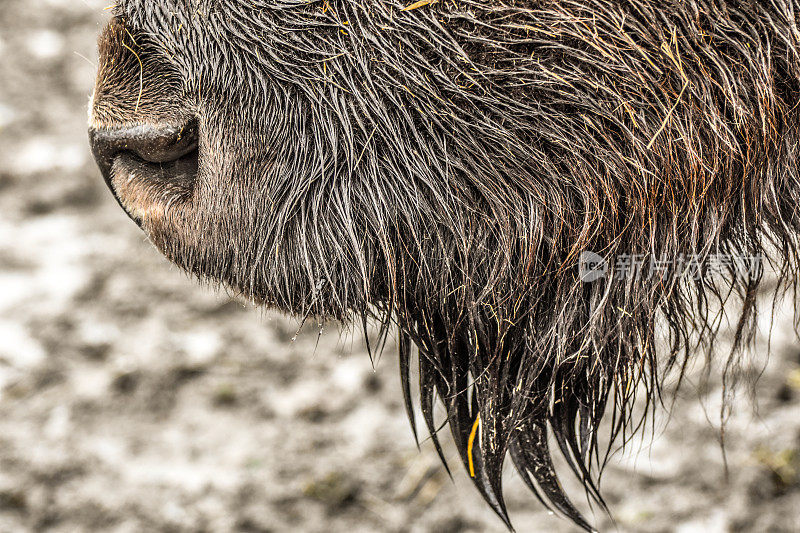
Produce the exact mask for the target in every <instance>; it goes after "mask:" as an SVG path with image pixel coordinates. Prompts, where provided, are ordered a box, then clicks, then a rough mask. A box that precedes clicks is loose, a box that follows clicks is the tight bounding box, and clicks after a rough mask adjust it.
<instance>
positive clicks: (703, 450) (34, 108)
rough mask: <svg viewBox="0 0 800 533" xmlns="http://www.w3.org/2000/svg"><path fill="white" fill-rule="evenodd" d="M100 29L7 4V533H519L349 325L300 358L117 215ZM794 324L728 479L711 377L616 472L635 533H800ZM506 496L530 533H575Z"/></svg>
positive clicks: (784, 334)
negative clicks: (440, 446)
mask: <svg viewBox="0 0 800 533" xmlns="http://www.w3.org/2000/svg"><path fill="white" fill-rule="evenodd" d="M103 7H105V4H104V3H103V2H97V1H95V0H83V1H81V0H40V1H37V2H31V1H30V0H2V5H1V6H0V531H9V532H17V531H70V532H72V531H131V532H133V531H187V532H189V531H192V532H194V531H309V532H312V531H319V532H329V531H330V532H335V531H346V532H356V531H386V532H401V531H410V532H411V531H414V532H417V531H419V532H427V531H431V532H442V533H445V532H453V533H455V532H464V531H489V532H502V531H504V529H503V527H502V525H501V523H500V521H499V520H498V519H496V518H495V517H494V516H493V514H492V513H491V512H490V511H489V510H488V509H487V508H486V507H485V506H484V505H482V504H481V501H480V499H479V497H478V496H477V494H476V493H475V492H474V491H472V490H470V487H469V483H468V480H467V477H466V475H465V474H464V473H463V472H461V471H458V470H456V473H455V479H454V481H453V482H451V481H450V480H449V479H448V478H447V476H446V475H445V473H444V471H443V469H442V468H441V467H440V466H439V464H438V461H437V459H436V457H435V455H434V452H433V450H432V447H431V446H430V443H428V442H424V443H423V444H422V447H421V451H418V450H417V448H416V446H415V444H414V441H413V439H412V436H411V431H410V430H409V427H408V423H407V421H406V419H405V415H404V413H403V408H402V404H401V402H400V390H399V385H398V374H397V370H396V368H395V366H396V363H397V360H396V356H395V354H394V350H393V346H391V345H390V346H389V347H388V349H387V350H386V353H385V354H384V355H383V357H382V359H381V360H380V362H379V363H378V364H377V367H376V369H375V370H373V368H372V366H371V364H370V361H369V359H368V357H367V354H366V350H365V345H364V343H363V342H362V341H361V340H360V338H359V336H358V335H349V334H348V333H347V332H342V331H340V330H339V329H337V327H336V325H335V324H329V325H327V326H326V327H325V330H324V332H323V334H322V336H321V338H320V340H319V343H318V344H317V329H316V328H315V327H313V325H312V326H311V327H306V328H305V329H304V330H303V331H302V332H301V334H300V335H299V337H298V338H297V340H296V341H294V342H292V341H291V339H292V337H293V336H294V334H295V331H296V329H297V326H298V324H297V321H296V320H293V319H289V318H285V317H281V316H276V315H274V314H272V313H264V312H261V311H259V310H255V309H252V308H248V307H247V306H245V305H243V304H241V303H239V302H237V301H235V300H233V299H231V298H230V297H229V296H227V295H226V294H225V293H222V292H216V291H215V290H213V289H212V288H210V287H199V286H198V285H196V284H195V283H194V282H193V281H192V280H190V279H187V277H186V276H184V275H183V274H181V273H180V272H178V271H177V270H176V269H175V268H173V267H171V266H170V265H169V264H168V263H167V262H166V261H165V260H164V259H162V257H161V256H160V255H159V254H158V253H156V251H155V250H154V249H152V248H151V246H150V245H149V244H148V243H147V241H146V240H145V239H144V238H143V236H142V235H141V234H140V233H139V231H138V230H137V228H136V227H135V226H134V225H133V224H132V223H131V222H130V221H129V220H128V219H127V218H126V216H125V215H124V214H123V213H122V212H121V211H120V210H119V209H118V207H117V205H116V204H115V202H114V201H113V199H112V198H111V197H110V195H109V194H108V193H107V191H106V190H105V187H104V185H103V183H102V181H101V179H100V177H99V175H98V172H97V171H96V169H95V167H94V166H93V164H92V162H91V160H90V156H89V151H88V147H87V141H86V135H85V124H86V111H85V107H86V102H87V98H88V95H89V92H90V88H91V84H92V80H93V71H94V66H93V64H92V63H93V62H94V61H95V45H94V39H95V35H96V34H97V32H98V30H99V28H100V25H101V24H102V21H103V20H105V19H106V17H107V15H106V14H105V13H104V12H103V9H102V8H103ZM788 307H789V306H788V304H787V303H786V302H784V305H783V307H782V308H781V310H780V311H781V313H780V317H779V319H778V320H777V322H776V325H775V328H774V332H773V344H772V357H771V359H770V360H769V364H768V365H767V366H766V368H762V366H763V361H764V354H765V352H766V343H765V342H763V338H764V336H763V335H762V342H760V344H759V348H758V349H756V350H754V352H753V363H752V365H751V366H749V367H748V371H749V373H750V374H752V375H755V374H757V373H759V372H761V371H762V370H763V375H762V377H761V379H760V381H759V386H758V394H757V397H758V406H759V407H758V410H757V411H756V410H754V409H753V408H751V406H750V405H751V404H750V401H749V399H748V398H747V395H746V394H740V395H739V396H738V398H737V400H736V403H735V416H734V417H733V418H732V419H731V421H730V423H729V425H728V427H727V432H726V440H727V459H728V465H729V469H730V475H729V477H728V478H727V479H726V476H725V469H724V466H723V464H724V463H723V458H722V453H721V452H720V447H719V445H718V440H719V435H720V433H719V427H718V426H719V421H718V417H717V413H718V410H719V398H720V394H719V381H718V379H714V378H712V380H711V382H710V384H709V386H707V387H698V386H697V383H699V381H698V380H697V379H691V380H690V381H689V383H688V384H687V386H686V387H685V388H684V389H682V392H681V394H680V397H679V398H678V400H677V402H676V404H675V408H674V410H673V414H672V419H671V420H670V423H669V424H667V417H666V416H665V415H664V414H661V415H659V416H658V417H657V420H656V431H655V435H654V436H653V435H650V436H647V437H644V438H642V439H638V440H636V441H634V442H633V443H632V446H630V447H629V449H628V452H627V453H625V454H620V455H618V456H617V457H616V459H615V460H614V461H612V464H611V466H610V467H609V468H608V470H607V471H606V473H605V476H604V478H603V488H604V490H605V494H606V496H607V497H608V500H609V503H610V505H611V508H612V509H613V511H614V513H615V516H616V519H617V524H616V527H617V528H618V530H619V531H641V532H653V531H681V532H689V531H702V532H706V533H710V532H717V531H786V532H789V531H799V530H800V481H799V480H800V451H798V450H799V449H800V409H799V408H798V407H799V406H800V344H798V343H797V342H796V340H795V339H794V337H793V336H792V334H791V332H790V330H791V322H790V320H789V319H788V318H787V316H788V315H787V313H786V312H784V310H785V309H788ZM764 323H765V324H767V321H766V320H765V321H764ZM390 344H391V343H390ZM698 398H699V399H700V400H702V401H699V400H698ZM651 442H652V443H653V444H652V447H650V446H649V444H650V443H651ZM449 453H450V455H451V456H453V451H452V450H450V451H449ZM506 484H507V493H508V503H509V507H510V511H511V515H512V517H513V520H514V523H515V525H516V526H517V528H518V530H519V531H521V532H527V531H541V532H551V531H572V528H571V527H570V525H569V524H567V523H566V522H564V521H562V520H561V519H559V518H557V517H554V516H551V515H549V514H548V513H547V512H545V511H543V510H542V509H541V507H540V506H539V505H538V504H537V503H536V502H535V501H534V499H533V498H532V496H531V495H530V494H528V493H527V492H526V491H525V490H524V488H523V487H522V484H521V482H520V480H519V478H518V477H517V476H515V474H514V473H513V472H512V471H509V472H508V474H507V482H506ZM566 485H567V486H568V487H570V488H571V489H572V490H573V491H574V489H575V483H574V482H572V481H571V480H566ZM573 494H574V495H575V499H576V500H579V501H580V502H581V504H582V505H583V508H585V509H586V508H587V507H586V504H585V502H584V501H583V499H582V498H581V496H580V493H576V492H573ZM590 514H591V512H590ZM594 517H595V518H594V520H595V522H596V523H597V524H598V526H599V527H600V528H601V530H603V531H609V530H612V531H613V530H614V527H615V526H614V525H613V524H612V523H611V522H610V520H609V519H608V518H607V517H604V516H603V515H602V514H599V513H598V514H595V515H594Z"/></svg>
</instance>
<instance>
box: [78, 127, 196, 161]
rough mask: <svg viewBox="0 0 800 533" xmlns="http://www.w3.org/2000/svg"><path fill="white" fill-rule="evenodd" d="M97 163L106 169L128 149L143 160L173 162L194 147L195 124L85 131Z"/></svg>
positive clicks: (187, 153) (191, 150)
mask: <svg viewBox="0 0 800 533" xmlns="http://www.w3.org/2000/svg"><path fill="white" fill-rule="evenodd" d="M89 139H90V142H91V145H92V153H93V154H94V157H95V159H96V160H97V164H98V165H99V166H100V168H101V169H102V170H103V171H104V173H106V172H108V171H109V170H110V168H111V166H112V165H113V162H114V158H115V157H116V156H117V155H120V154H121V153H124V152H128V153H131V154H133V155H135V156H136V157H138V158H139V159H141V160H142V161H144V162H147V163H154V164H163V163H170V162H173V161H177V160H179V159H181V158H182V157H185V156H187V155H189V154H191V153H193V152H195V151H196V150H197V144H198V130H197V123H196V122H190V123H188V124H186V125H184V126H181V127H175V126H169V125H167V126H153V125H149V124H141V125H137V126H133V127H128V128H114V129H94V130H92V131H90V133H89Z"/></svg>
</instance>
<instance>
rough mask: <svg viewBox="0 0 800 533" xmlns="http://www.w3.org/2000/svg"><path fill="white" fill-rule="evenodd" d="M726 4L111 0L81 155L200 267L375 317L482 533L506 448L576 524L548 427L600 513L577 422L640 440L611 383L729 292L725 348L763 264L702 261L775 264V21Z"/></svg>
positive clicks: (780, 181) (782, 82)
mask: <svg viewBox="0 0 800 533" xmlns="http://www.w3.org/2000/svg"><path fill="white" fill-rule="evenodd" d="M728 4H732V3H731V2H727V3H726V2H722V3H720V2H711V1H705V0H703V1H699V2H695V3H693V4H691V5H688V4H681V3H662V2H650V1H641V2H639V1H636V2H616V1H609V2H596V1H593V0H591V1H590V0H578V1H575V2H569V3H564V2H561V1H557V0H518V1H517V0H515V1H511V2H499V1H495V0H492V1H489V2H472V1H468V0H464V1H461V0H447V1H442V2H426V1H422V2H416V3H413V4H408V5H404V4H399V3H396V2H394V1H380V0H374V1H372V0H368V1H363V2H348V1H339V0H326V1H308V0H303V1H299V0H283V1H280V0H273V1H261V0H255V1H247V2H245V1H238V0H235V1H229V2H222V1H215V0H204V1H197V2H195V1H192V2H189V1H185V0H171V1H169V0H148V1H144V0H121V1H120V2H118V3H117V6H116V7H115V8H114V17H113V20H112V21H111V22H110V24H109V25H108V27H107V28H106V29H105V30H104V32H103V34H102V36H101V37H100V65H99V72H98V78H97V85H96V88H95V92H94V96H93V98H92V102H91V109H90V136H91V139H92V145H93V150H94V153H95V156H96V158H97V160H98V164H99V166H100V167H101V170H102V171H103V175H104V177H105V179H106V181H107V183H108V184H109V186H110V188H111V190H112V191H113V193H114V195H115V197H116V198H117V200H118V201H119V203H120V205H121V206H122V207H123V208H124V209H125V210H126V212H127V213H128V214H129V215H130V217H131V218H132V219H133V220H134V221H136V223H137V224H138V225H139V226H140V227H141V228H142V230H143V231H144V232H145V233H146V234H147V235H148V236H149V238H150V239H151V241H152V242H153V244H154V245H155V246H157V247H158V249H159V250H161V252H163V253H164V254H165V255H166V256H167V257H168V258H169V259H170V260H172V261H173V262H175V263H176V264H178V265H179V266H181V267H182V268H184V269H185V270H187V271H189V272H191V273H193V274H194V275H196V276H197V277H198V278H200V279H203V280H208V281H213V282H218V283H220V284H222V285H224V286H226V287H228V288H229V289H230V290H232V291H234V292H236V293H239V294H241V295H244V296H245V297H247V298H251V299H252V300H254V301H256V302H258V303H259V304H263V305H264V306H267V307H271V308H276V309H279V310H282V311H286V312H289V313H293V314H296V315H298V316H300V317H308V316H314V317H318V318H321V319H336V320H342V321H349V320H353V319H359V320H363V321H364V322H365V323H366V321H367V320H368V319H377V320H378V321H379V322H380V323H381V324H382V325H383V326H384V327H383V328H382V333H383V334H384V335H385V334H387V332H388V331H389V330H390V326H395V325H396V326H397V328H398V330H399V332H400V334H399V349H400V365H401V376H402V378H403V379H402V392H403V394H404V396H405V399H406V405H407V407H408V412H409V416H410V417H411V420H412V425H414V414H413V413H414V406H413V401H412V397H413V396H414V395H413V394H412V391H411V389H412V384H411V382H410V376H409V374H410V367H411V365H412V360H416V361H418V365H419V375H420V383H419V406H420V408H421V412H422V418H423V420H424V423H425V425H426V427H427V430H428V431H429V432H430V433H431V435H432V436H433V441H434V443H435V445H436V447H437V449H439V441H438V437H437V435H438V433H437V430H438V429H439V426H440V424H439V422H438V421H437V420H436V419H435V416H434V404H435V403H436V402H437V401H440V403H441V404H442V405H443V406H444V412H445V416H446V422H447V423H448V424H449V428H450V430H451V433H452V435H453V438H454V440H455V443H456V446H457V448H458V449H459V451H460V454H461V460H462V462H463V464H464V467H465V468H466V470H467V472H468V473H469V475H470V476H471V477H472V479H473V481H474V482H475V485H476V487H477V488H478V489H479V490H480V491H481V493H482V494H483V496H484V498H485V499H486V500H487V502H489V504H490V505H491V506H492V507H493V508H494V509H495V510H496V511H497V512H498V514H499V515H500V516H501V517H502V518H503V519H504V520H505V521H506V522H507V523H508V516H507V513H506V510H505V505H504V503H503V497H502V486H501V473H502V467H503V464H504V463H505V461H506V459H507V458H510V459H511V460H512V461H513V463H514V465H515V466H516V468H517V470H518V471H519V473H520V475H521V476H522V478H523V479H524V480H525V481H526V482H527V484H528V485H529V487H530V488H531V490H532V491H533V492H534V493H535V494H536V496H538V497H539V499H540V500H542V502H544V503H545V504H546V505H549V506H551V507H552V508H555V509H556V510H558V511H560V512H562V513H564V514H566V515H567V516H568V517H570V518H572V519H573V520H574V521H575V522H576V523H578V524H579V525H581V526H582V527H584V528H586V529H589V528H590V526H589V524H588V523H587V522H586V521H585V520H584V519H583V518H582V517H581V516H580V513H579V512H578V511H577V510H576V509H575V507H574V506H573V505H572V504H571V503H570V502H569V500H568V499H567V497H566V496H565V495H564V493H563V491H562V489H561V487H560V484H559V482H558V478H557V475H556V472H555V468H554V467H553V463H552V460H551V457H552V456H551V449H550V442H555V443H556V444H557V447H558V450H559V453H561V454H562V455H563V456H564V458H565V459H566V461H567V463H568V464H569V466H570V467H571V468H572V470H573V472H574V473H575V474H576V475H577V476H578V478H579V479H580V481H581V482H582V483H583V484H584V486H585V487H586V489H587V491H588V493H589V494H590V495H592V496H593V497H594V498H595V499H596V500H597V501H599V502H602V498H601V496H600V493H599V491H598V489H597V487H596V484H595V479H596V471H597V470H598V468H599V467H601V466H602V464H603V463H604V457H606V456H605V455H604V453H602V452H601V446H600V445H599V444H598V442H599V441H598V434H599V431H600V421H601V419H602V418H603V416H604V415H605V414H607V413H612V416H611V418H612V423H611V424H610V429H609V432H610V435H609V436H608V437H610V438H608V439H607V440H608V441H609V442H611V443H613V441H614V439H615V438H616V437H618V436H625V435H627V434H628V432H629V431H632V430H635V429H636V428H637V427H638V425H639V422H640V419H639V418H638V417H637V416H636V415H635V414H634V412H633V411H632V406H633V403H634V400H635V398H636V395H637V394H643V395H644V396H645V397H646V398H645V400H646V401H645V402H644V403H645V404H647V405H649V404H650V403H651V402H654V401H656V400H657V399H658V395H659V387H660V384H661V383H662V380H663V379H664V376H666V375H668V374H669V372H670V371H671V370H674V371H676V372H675V373H677V374H680V373H681V372H682V368H683V367H684V365H685V363H686V362H687V361H688V360H689V358H690V357H691V356H692V353H693V347H695V346H698V345H702V346H705V347H708V348H710V347H713V341H714V338H715V334H716V330H717V326H718V322H717V321H715V319H714V318H713V317H711V316H710V315H709V309H710V308H711V307H713V305H712V303H710V302H712V301H718V302H724V301H725V300H726V299H727V297H728V296H729V295H730V294H735V295H739V296H742V297H743V303H744V305H743V306H742V307H741V313H740V314H739V315H738V316H737V317H735V319H736V321H737V322H736V323H738V328H737V330H736V344H737V346H738V345H740V344H742V343H743V342H745V341H747V340H748V338H749V333H750V332H751V327H752V317H753V311H754V304H755V302H754V295H755V291H756V289H757V287H758V285H759V282H760V280H761V272H760V271H748V272H745V273H742V272H741V271H740V269H738V268H737V266H738V265H736V264H732V263H731V264H728V265H727V266H725V267H724V268H722V274H723V275H722V276H717V277H712V276H708V275H706V274H708V269H707V260H708V258H709V257H711V256H712V255H714V254H728V255H734V254H735V255H736V256H738V257H742V256H744V257H747V258H753V257H761V256H762V255H763V252H764V250H766V249H767V248H770V249H775V250H777V259H776V263H775V264H776V265H777V266H778V267H779V270H780V271H782V272H785V273H787V274H789V273H791V272H792V271H796V269H795V267H794V266H793V265H795V261H796V257H797V256H796V237H795V235H796V230H797V227H798V214H797V210H796V206H797V199H798V175H797V164H796V146H797V141H798V140H799V139H798V130H797V124H800V122H798V120H797V119H798V113H797V106H796V105H795V103H796V102H797V99H798V96H800V85H799V84H798V55H797V49H798V48H797V47H798V44H800V43H798V42H797V39H798V36H797V35H798V34H797V32H796V30H794V29H793V28H795V19H794V14H793V13H794V11H792V9H791V6H790V5H789V4H791V2H783V3H781V2H771V3H770V2H760V3H759V2H755V3H753V2H751V3H748V4H747V5H740V3H736V9H732V6H730V5H728ZM728 8H731V9H728ZM586 253H590V255H591V257H592V258H594V259H595V261H594V263H593V265H594V266H597V265H598V264H600V263H602V264H605V265H607V266H608V268H607V269H604V270H603V271H602V273H603V274H604V275H595V276H592V279H591V280H590V279H587V278H586V276H584V275H582V273H581V271H580V268H579V266H580V265H579V264H580V258H581V257H582V256H584V254H586ZM620 258H627V259H628V263H627V264H628V265H629V266H630V264H632V263H631V262H630V258H635V259H636V261H637V263H636V264H637V265H638V266H639V267H640V268H638V269H637V270H636V271H635V272H634V271H632V270H630V271H628V272H627V273H626V272H625V270H624V267H625V265H626V263H621V262H620ZM687 258H690V259H691V260H694V261H696V262H697V263H698V265H699V268H700V274H701V275H700V276H688V277H687V276H686V275H685V274H686V271H685V270H683V269H681V268H680V264H682V263H679V261H684V259H687ZM662 260H667V261H669V265H668V267H667V268H663V267H662V268H653V267H654V265H656V263H657V261H662ZM658 264H659V265H660V264H661V263H658ZM704 265H706V266H704ZM642 266H644V268H641V267H642ZM787 279H788V278H787ZM659 331H661V332H663V336H664V337H665V339H660V338H659V337H658V335H657V333H658V332H659ZM414 354H416V355H418V357H417V358H416V359H414V358H413V357H412V355H414ZM734 362H735V359H732V360H731V365H730V368H733V367H734V366H735V365H734ZM646 411H647V409H645V412H646ZM415 432H416V427H415ZM609 446H611V444H609Z"/></svg>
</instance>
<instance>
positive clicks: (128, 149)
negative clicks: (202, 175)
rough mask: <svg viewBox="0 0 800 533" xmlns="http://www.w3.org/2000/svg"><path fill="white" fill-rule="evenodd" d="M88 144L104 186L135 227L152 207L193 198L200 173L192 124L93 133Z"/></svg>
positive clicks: (112, 129) (195, 129)
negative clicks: (191, 194)
mask: <svg viewBox="0 0 800 533" xmlns="http://www.w3.org/2000/svg"><path fill="white" fill-rule="evenodd" d="M89 141H90V143H91V147H92V153H93V154H94V157H95V160H96V161H97V165H98V166H99V167H100V171H101V172H102V174H103V178H104V179H105V181H106V184H107V185H108V186H109V188H110V189H111V191H112V192H113V193H114V196H115V197H116V198H117V201H118V202H119V203H120V205H121V206H122V207H123V208H124V209H125V210H126V211H127V212H128V214H129V215H130V216H131V218H133V219H134V220H135V221H136V222H137V223H139V224H141V222H142V218H143V215H144V214H145V213H146V212H148V211H151V210H152V209H151V208H152V207H153V206H154V204H156V203H159V204H165V203H169V202H171V201H173V200H174V199H175V197H180V198H185V197H186V196H187V195H189V194H190V193H191V190H192V188H193V186H194V182H195V180H196V178H197V172H198V157H199V152H198V142H199V135H198V126H197V123H196V122H188V123H186V124H184V125H182V126H173V125H169V124H163V125H153V124H138V125H134V126H129V127H118V128H92V129H90V130H89Z"/></svg>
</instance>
